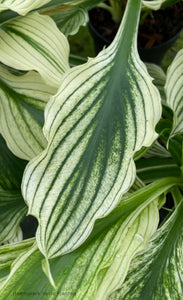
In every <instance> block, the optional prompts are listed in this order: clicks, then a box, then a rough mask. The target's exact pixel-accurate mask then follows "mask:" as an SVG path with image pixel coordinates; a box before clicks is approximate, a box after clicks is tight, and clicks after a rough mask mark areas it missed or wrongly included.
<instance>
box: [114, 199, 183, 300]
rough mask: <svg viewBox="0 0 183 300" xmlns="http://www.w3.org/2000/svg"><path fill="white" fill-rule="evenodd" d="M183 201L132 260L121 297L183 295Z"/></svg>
mask: <svg viewBox="0 0 183 300" xmlns="http://www.w3.org/2000/svg"><path fill="white" fill-rule="evenodd" d="M182 214H183V201H182V202H181V203H180V204H179V206H178V207H177V208H176V210H175V212H174V213H173V214H172V216H171V217H170V218H169V219H168V221H167V222H166V223H165V224H164V225H163V226H162V227H161V228H160V229H159V230H158V231H157V233H156V235H155V236H154V238H153V239H152V240H151V241H150V242H149V245H148V249H147V250H146V251H144V252H142V253H141V254H140V255H139V256H137V257H136V258H135V259H134V261H133V262H132V264H131V268H130V270H129V273H128V276H127V278H126V280H125V282H124V284H123V286H122V288H121V289H120V290H119V291H118V292H116V293H115V294H113V296H111V297H110V299H111V300H112V299H113V300H117V299H120V300H122V299H127V300H128V299H129V300H130V299H134V300H136V299H138V300H139V299H142V300H146V299H149V300H151V299H162V300H166V299H181V297H182V294H183V280H182V279H183V261H182V255H183V253H182V250H183V219H182Z"/></svg>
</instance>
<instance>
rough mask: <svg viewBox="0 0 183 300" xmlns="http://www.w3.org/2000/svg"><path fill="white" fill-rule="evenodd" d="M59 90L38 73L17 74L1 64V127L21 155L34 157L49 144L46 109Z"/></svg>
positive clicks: (9, 145)
mask: <svg viewBox="0 0 183 300" xmlns="http://www.w3.org/2000/svg"><path fill="white" fill-rule="evenodd" d="M55 91H56V89H55V88H53V87H50V86H48V85H46V84H45V82H44V81H43V80H42V78H41V76H40V75H39V74H38V73H37V72H33V71H31V72H29V73H27V74H25V75H22V76H15V75H13V74H11V73H10V72H9V71H7V70H6V69H5V68H3V67H1V66H0V130H1V134H2V135H3V137H4V139H5V140H6V142H7V145H8V147H9V149H10V150H11V151H12V152H13V153H14V154H15V155H16V156H18V157H19V158H22V159H26V160H30V159H31V158H32V157H34V156H36V155H37V154H39V153H40V152H41V151H42V150H43V149H44V148H45V147H46V145H47V141H46V139H45V137H44V135H43V132H42V127H43V123H44V108H45V105H46V103H47V102H48V100H49V99H50V97H51V96H52V95H53V94H54V93H55Z"/></svg>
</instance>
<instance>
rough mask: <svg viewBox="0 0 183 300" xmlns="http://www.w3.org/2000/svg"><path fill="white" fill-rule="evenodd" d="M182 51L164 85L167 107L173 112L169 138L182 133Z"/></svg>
mask: <svg viewBox="0 0 183 300" xmlns="http://www.w3.org/2000/svg"><path fill="white" fill-rule="evenodd" d="M182 82H183V49H182V50H180V51H179V52H178V53H177V55H176V57H175V58H174V60H173V62H172V63H171V65H170V67H169V68H168V71H167V78H166V84H165V92H166V97H167V99H166V101H167V105H168V106H169V107H170V108H171V109H172V110H173V112H174V124H173V129H172V132H171V136H174V135H176V134H178V133H183V83H182Z"/></svg>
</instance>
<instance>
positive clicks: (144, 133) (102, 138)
mask: <svg viewBox="0 0 183 300" xmlns="http://www.w3.org/2000/svg"><path fill="white" fill-rule="evenodd" d="M140 2H141V1H140V0H138V1H136V3H134V1H133V0H132V1H129V2H128V5H127V10H126V14H125V17H124V19H123V22H122V24H121V26H120V29H119V32H118V34H117V36H116V38H115V40H114V42H113V43H112V44H111V45H110V47H109V48H107V49H104V50H103V51H102V52H101V53H100V54H99V55H98V56H97V57H96V58H94V59H90V60H89V61H88V62H87V63H86V64H84V65H81V66H78V67H75V68H72V70H71V71H69V72H67V74H66V75H65V77H64V80H63V83H62V85H61V87H60V89H59V91H58V93H57V95H56V96H55V97H53V99H52V100H51V101H49V103H48V106H47V107H46V114H45V115H46V121H45V126H44V132H45V136H46V138H47V139H48V146H47V148H46V149H45V151H43V152H42V153H41V154H40V155H39V156H37V157H36V158H35V159H34V160H32V161H31V163H30V164H29V165H28V167H27V169H26V171H25V173H24V179H23V185H22V191H23V196H24V199H25V200H26V202H27V204H28V206H29V214H31V215H34V216H35V217H36V218H37V219H38V221H39V228H38V231H37V235H36V236H37V242H38V245H39V248H40V250H41V251H42V252H43V254H44V255H45V257H49V258H51V257H56V256H58V255H61V254H64V253H66V252H68V251H72V250H73V249H75V248H76V247H78V246H79V245H80V244H82V243H83V242H84V240H85V239H86V238H87V237H88V235H89V234H90V232H91V230H92V227H93V224H94V222H95V220H96V219H97V218H101V217H104V216H105V215H107V214H108V213H109V212H110V211H111V210H112V209H113V208H114V207H115V206H116V205H117V203H118V202H119V200H120V198H121V195H122V194H123V193H125V192H126V191H127V190H128V189H129V187H130V186H131V185H132V183H133V181H134V178H135V173H136V172H135V166H134V162H133V155H134V153H135V152H136V151H137V150H139V149H140V148H141V147H142V146H149V145H150V144H151V143H152V142H153V140H154V139H155V138H156V137H157V134H156V133H155V130H154V128H155V125H156V123H157V121H158V120H159V118H160V116H161V103H160V95H159V92H158V90H157V88H155V86H154V85H153V84H152V79H151V77H150V76H149V74H148V73H147V70H146V68H145V65H144V64H143V63H142V62H141V61H140V59H139V56H138V53H137V49H136V36H137V29H138V20H139V13H140ZM129 19H130V20H132V22H131V23H130V25H129V22H128V20H129ZM127 37H128V38H127Z"/></svg>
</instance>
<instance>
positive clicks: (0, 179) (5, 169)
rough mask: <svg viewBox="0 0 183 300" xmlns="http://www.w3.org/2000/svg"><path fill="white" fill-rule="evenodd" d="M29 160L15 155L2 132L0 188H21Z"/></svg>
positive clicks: (0, 136) (0, 142)
mask: <svg viewBox="0 0 183 300" xmlns="http://www.w3.org/2000/svg"><path fill="white" fill-rule="evenodd" d="M26 164H27V161H25V160H21V159H19V158H18V157H16V156H14V155H13V153H12V152H11V151H10V150H9V149H8V147H7V145H6V142H5V140H4V139H3V137H2V135H1V134H0V188H2V189H4V190H14V189H20V186H21V182H22V176H23V171H24V168H25V166H26Z"/></svg>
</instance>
